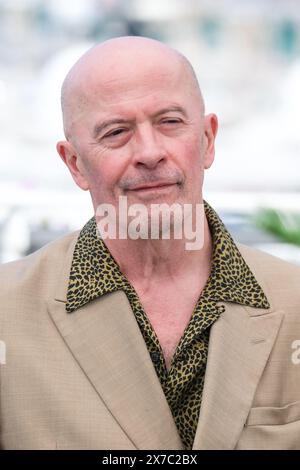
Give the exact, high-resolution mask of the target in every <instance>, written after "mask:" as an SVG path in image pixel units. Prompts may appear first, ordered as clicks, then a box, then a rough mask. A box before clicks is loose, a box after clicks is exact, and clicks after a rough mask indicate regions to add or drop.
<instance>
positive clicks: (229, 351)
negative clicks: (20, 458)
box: [0, 37, 300, 450]
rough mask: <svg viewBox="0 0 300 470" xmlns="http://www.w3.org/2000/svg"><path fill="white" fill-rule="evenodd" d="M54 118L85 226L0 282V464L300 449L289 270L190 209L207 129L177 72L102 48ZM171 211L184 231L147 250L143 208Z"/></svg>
mask: <svg viewBox="0 0 300 470" xmlns="http://www.w3.org/2000/svg"><path fill="white" fill-rule="evenodd" d="M62 110H63V119H64V131H65V140H62V141H60V142H58V144H57V150H58V153H59V155H60V157H61V158H62V160H63V161H64V163H65V164H66V165H67V167H68V169H69V171H70V173H71V175H72V177H73V179H74V181H75V183H76V184H77V185H78V186H79V187H80V188H81V189H83V190H85V191H86V190H88V191H89V192H90V195H91V199H92V203H93V208H94V213H95V215H94V216H93V217H92V218H91V219H90V220H89V221H88V222H87V223H86V224H85V226H84V227H83V228H82V230H78V231H76V232H73V233H70V234H68V235H66V236H64V237H62V238H60V239H59V240H56V241H54V242H52V243H50V244H49V245H47V246H45V247H43V248H42V249H40V250H38V251H37V252H36V253H34V254H32V255H30V256H27V257H25V258H24V259H22V260H18V261H15V262H12V263H8V264H6V265H3V266H2V267H1V269H0V277H1V287H2V288H1V320H0V340H1V341H2V343H1V344H2V345H3V351H4V352H5V354H4V353H2V361H1V360H0V362H2V364H1V407H2V408H1V423H0V433H1V446H2V448H4V449H131V450H135V449H175V450H176V449H186V450H191V449H194V450H196V449H200V450H201V449H299V448H300V295H299V288H298V286H299V281H300V269H299V268H298V267H296V266H293V265H290V264H288V263H286V262H283V261H280V260H279V259H276V258H275V257H272V256H270V255H267V254H264V253H262V252H259V251H256V250H253V249H250V248H248V247H246V246H243V245H240V244H236V243H235V242H234V241H233V239H232V237H231V236H230V234H229V232H228V231H227V229H226V228H225V226H224V225H223V223H222V221H221V220H220V218H219V217H218V215H217V214H216V212H215V211H214V210H213V208H212V207H210V206H209V204H208V203H207V202H206V201H204V200H203V194H202V186H203V178H204V171H205V170H206V169H208V168H209V167H210V166H211V164H212V163H213V160H214V153H215V149H214V142H215V137H216V133H217V127H218V122H217V117H216V115H215V114H205V107H204V102H203V98H202V95H201V91H200V88H199V85H198V82H197V79H196V76H195V73H194V71H193V69H192V66H191V64H190V63H189V62H188V61H187V59H186V58H185V57H183V56H182V55H181V54H180V53H179V52H177V51H175V50H173V49H171V48H170V47H168V46H166V45H164V44H162V43H160V42H157V41H154V40H151V39H147V38H135V37H123V38H115V39H112V40H109V41H106V42H104V43H102V44H99V45H97V46H95V47H93V48H92V49H90V50H89V51H88V52H87V53H86V54H84V56H83V57H81V58H80V59H79V61H78V62H77V63H76V64H75V65H74V66H73V67H72V69H71V70H70V72H69V73H68V75H67V77H66V79H65V81H64V83H63V87H62ZM125 202H126V209H128V210H127V211H125V212H124V210H123V209H124V203H125ZM120 203H121V204H123V205H122V206H121V205H120ZM174 205H176V208H177V209H178V210H179V213H181V215H182V218H181V219H180V222H181V223H183V225H184V227H185V228H186V226H187V225H188V222H189V221H190V220H192V222H191V223H190V225H189V227H190V231H188V230H184V231H181V236H176V237H175V235H174V234H175V232H176V229H177V228H178V226H177V225H178V224H176V217H175V215H174V213H173V218H172V217H171V218H170V219H169V226H168V227H167V228H168V229H169V234H170V236H169V237H165V236H164V235H165V233H166V231H165V229H166V227H165V226H164V227H162V219H161V218H158V219H157V220H156V225H155V224H154V225H155V227H156V228H157V230H156V236H153V232H152V225H151V224H152V222H153V220H154V215H153V212H152V208H153V206H156V208H157V207H158V208H162V207H164V208H166V209H170V208H174V207H175V206H174ZM111 208H112V209H113V211H112V213H114V214H115V216H116V218H115V222H116V226H117V227H118V228H120V227H121V228H122V229H124V224H125V226H126V231H125V232H124V230H123V232H122V236H121V235H120V230H119V231H118V230H117V231H116V230H111V231H110V230H108V233H107V232H106V231H105V224H101V220H102V221H103V218H102V219H101V215H102V216H103V214H104V212H105V211H108V212H109V211H110V209H111ZM137 208H138V210H139V211H140V212H141V213H142V216H141V217H139V218H138V223H137V221H136V220H135V225H134V227H135V228H136V231H135V233H134V236H133V235H132V233H133V232H132V230H131V231H130V230H129V225H130V223H131V222H132V216H133V215H134V214H136V210H137ZM185 208H190V212H189V215H188V216H187V215H186V213H185V212H184V210H185ZM104 209H105V210H104ZM201 209H202V212H201ZM180 210H181V212H180ZM124 217H125V218H124ZM105 222H107V224H108V225H109V224H112V223H113V218H107V219H106V220H105ZM198 222H199V223H198ZM128 223H129V225H128ZM150 225H151V230H150V229H149V227H150ZM137 226H139V230H140V231H139V230H138V229H137ZM130 227H131V229H132V227H133V225H132V224H131V225H130ZM141 227H142V229H143V230H144V229H145V231H144V232H143V231H142V230H141ZM195 227H196V230H195ZM110 228H111V227H110ZM116 233H118V235H116ZM124 233H125V236H124ZM191 233H192V234H194V235H195V236H196V237H197V236H198V235H199V234H201V237H200V240H201V243H200V246H197V248H195V246H194V247H193V249H189V248H187V247H188V243H189V242H190V241H191V240H190V236H189V235H190V234H191ZM112 234H113V235H112ZM104 235H105V236H104ZM107 235H110V236H107ZM172 235H173V236H172Z"/></svg>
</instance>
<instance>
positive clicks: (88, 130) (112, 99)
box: [72, 67, 217, 210]
mask: <svg viewBox="0 0 300 470" xmlns="http://www.w3.org/2000/svg"><path fill="white" fill-rule="evenodd" d="M181 69H182V67H181V68H178V69H177V70H174V71H171V72H169V71H168V70H163V68H162V71H161V70H158V69H157V68H156V69H154V70H151V71H150V72H149V70H147V72H146V71H145V72H143V71H140V72H137V71H134V70H133V71H131V72H128V70H127V71H124V73H119V74H118V76H117V78H115V79H112V80H106V81H104V83H103V81H102V83H101V84H98V83H97V81H96V80H95V81H94V83H93V86H92V87H90V89H89V92H88V93H87V92H86V96H88V100H87V103H86V104H85V106H84V108H83V111H82V112H81V113H80V114H79V115H78V119H76V120H74V123H73V127H72V132H73V136H74V139H73V142H74V147H75V151H76V154H77V155H78V158H79V159H80V161H81V170H82V174H83V175H84V185H85V187H84V188H83V189H89V190H90V193H91V197H92V200H93V204H94V209H95V210H96V208H97V207H98V205H99V204H101V203H110V204H113V205H114V206H117V205H118V202H119V196H127V198H128V205H129V204H133V203H143V204H151V203H162V202H164V203H168V204H172V203H174V202H177V203H181V204H184V203H197V202H201V201H202V183H203V174H204V169H205V168H208V167H209V166H210V165H211V163H212V161H213V154H214V148H213V140H214V135H215V132H216V125H217V124H216V118H215V116H214V115H210V116H207V117H204V116H202V110H201V104H200V99H199V98H198V97H197V96H196V93H195V91H193V90H192V86H191V83H188V81H187V76H186V75H187V74H186V73H183V71H182V70H181ZM214 124H215V128H214ZM81 181H82V180H81ZM77 184H79V183H78V182H77ZM79 185H80V186H81V187H83V185H82V183H81V184H79Z"/></svg>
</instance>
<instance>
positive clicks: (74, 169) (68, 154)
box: [56, 140, 89, 191]
mask: <svg viewBox="0 0 300 470" xmlns="http://www.w3.org/2000/svg"><path fill="white" fill-rule="evenodd" d="M56 150H57V152H58V154H59V155H60V157H61V159H62V160H63V162H64V163H65V164H66V165H67V167H68V168H69V171H70V173H71V175H72V177H73V180H74V181H75V183H76V184H77V186H79V187H80V188H81V189H83V190H84V191H87V190H88V189H89V183H88V181H87V179H86V177H85V171H84V167H83V164H82V161H81V158H80V156H79V155H78V153H77V151H76V149H75V148H74V146H73V145H72V144H71V142H69V141H68V140H61V141H60V142H57V145H56Z"/></svg>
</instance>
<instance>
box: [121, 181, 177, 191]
mask: <svg viewBox="0 0 300 470" xmlns="http://www.w3.org/2000/svg"><path fill="white" fill-rule="evenodd" d="M176 185H179V183H177V182H165V181H161V182H157V181H156V182H152V183H149V184H141V185H138V186H133V187H131V188H128V191H142V192H146V191H154V190H163V189H168V188H170V187H172V186H176Z"/></svg>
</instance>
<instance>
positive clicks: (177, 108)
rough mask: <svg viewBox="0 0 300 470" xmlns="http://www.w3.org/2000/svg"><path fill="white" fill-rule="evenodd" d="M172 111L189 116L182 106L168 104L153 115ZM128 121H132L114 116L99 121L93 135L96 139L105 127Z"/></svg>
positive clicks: (156, 115)
mask: <svg viewBox="0 0 300 470" xmlns="http://www.w3.org/2000/svg"><path fill="white" fill-rule="evenodd" d="M170 112H179V113H181V114H183V115H184V116H185V117H186V116H187V114H186V112H185V110H184V109H183V108H182V107H181V106H168V107H166V108H163V109H160V110H159V111H157V112H156V113H154V115H153V117H158V116H161V115H162V114H166V113H170ZM128 122H130V121H129V120H128V119H122V118H114V119H108V120H107V121H103V122H101V123H100V124H99V123H98V124H96V125H95V127H94V129H93V137H94V139H96V138H97V137H98V136H99V134H101V132H102V131H104V129H106V128H107V127H109V126H111V125H112V124H128Z"/></svg>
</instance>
